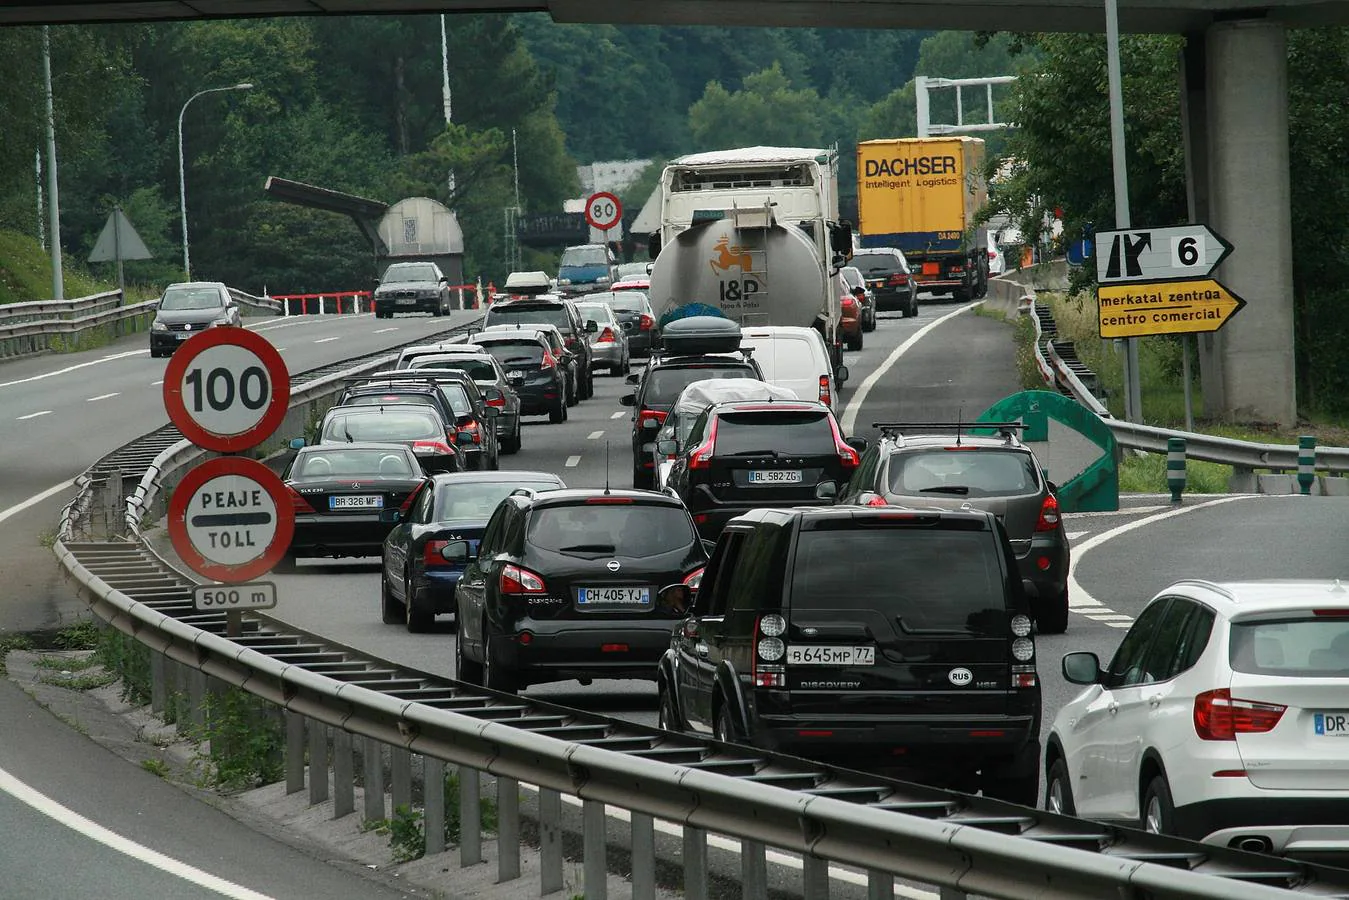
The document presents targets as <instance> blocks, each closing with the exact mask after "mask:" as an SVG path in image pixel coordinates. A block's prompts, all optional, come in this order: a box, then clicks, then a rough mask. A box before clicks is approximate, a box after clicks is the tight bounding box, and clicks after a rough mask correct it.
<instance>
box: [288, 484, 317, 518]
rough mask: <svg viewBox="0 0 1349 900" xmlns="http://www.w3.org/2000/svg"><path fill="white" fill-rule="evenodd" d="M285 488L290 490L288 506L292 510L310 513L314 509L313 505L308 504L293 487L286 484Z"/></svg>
mask: <svg viewBox="0 0 1349 900" xmlns="http://www.w3.org/2000/svg"><path fill="white" fill-rule="evenodd" d="M286 490H287V491H289V492H290V506H291V510H292V511H293V512H295V513H297V514H299V513H312V512H313V511H314V507H312V506H310V505H309V501H308V500H306V499H305V498H304V497H302V496H300V492H299V491H297V490H295V488H293V487H291V486H290V485H286Z"/></svg>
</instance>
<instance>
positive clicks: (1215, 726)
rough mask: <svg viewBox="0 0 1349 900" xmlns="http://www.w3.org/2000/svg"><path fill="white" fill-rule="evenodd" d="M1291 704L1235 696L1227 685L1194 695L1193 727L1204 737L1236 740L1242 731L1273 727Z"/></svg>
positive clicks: (1250, 732)
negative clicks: (1287, 705)
mask: <svg viewBox="0 0 1349 900" xmlns="http://www.w3.org/2000/svg"><path fill="white" fill-rule="evenodd" d="M1287 708H1288V707H1286V706H1283V705H1280V704H1278V703H1259V702H1256V701H1255V700H1242V699H1240V698H1237V697H1233V696H1232V692H1231V691H1229V690H1228V689H1227V688H1219V689H1218V690H1216V691H1204V692H1203V693H1202V694H1199V695H1197V696H1196V697H1195V698H1194V731H1195V734H1197V735H1199V739H1200V740H1204V741H1235V740H1236V739H1237V735H1239V734H1264V733H1265V732H1267V731H1273V730H1274V726H1275V725H1278V724H1279V719H1281V718H1282V717H1283V712H1284V710H1286V709H1287Z"/></svg>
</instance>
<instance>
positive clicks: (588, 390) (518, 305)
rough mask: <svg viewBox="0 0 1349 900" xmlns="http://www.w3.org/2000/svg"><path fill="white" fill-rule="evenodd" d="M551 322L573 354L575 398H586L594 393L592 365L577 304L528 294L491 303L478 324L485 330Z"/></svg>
mask: <svg viewBox="0 0 1349 900" xmlns="http://www.w3.org/2000/svg"><path fill="white" fill-rule="evenodd" d="M532 324H540V325H552V326H554V327H555V328H557V330H558V331H560V332H562V340H563V341H564V342H565V343H566V347H567V350H568V351H569V352H570V353H573V354H575V356H576V358H577V360H578V363H577V367H576V370H577V376H576V399H578V400H588V399H590V398H591V397H593V396H595V375H594V373H593V372H591V371H590V368H591V366H592V365H593V364H594V361H595V360H594V358H593V354H592V353H591V351H590V334H589V332H587V331H586V324H585V320H584V319H583V318H581V312H580V310H578V309H577V308H576V304H575V303H573V302H572V301H570V300H564V299H563V298H561V297H553V298H549V297H531V298H529V299H527V300H507V301H505V302H504V303H493V304H492V305H491V306H490V307H489V308H488V310H487V315H486V317H484V319H483V321H482V325H481V327H482V328H483V329H484V330H485V329H488V328H493V327H495V326H498V325H525V326H528V325H532Z"/></svg>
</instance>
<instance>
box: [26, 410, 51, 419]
mask: <svg viewBox="0 0 1349 900" xmlns="http://www.w3.org/2000/svg"><path fill="white" fill-rule="evenodd" d="M51 414H52V411H51V410H50V409H44V410H42V411H41V412H35V413H29V414H28V415H26V416H19V421H20V422H23V421H25V420H27V419H36V418H37V417H38V416H50V415H51Z"/></svg>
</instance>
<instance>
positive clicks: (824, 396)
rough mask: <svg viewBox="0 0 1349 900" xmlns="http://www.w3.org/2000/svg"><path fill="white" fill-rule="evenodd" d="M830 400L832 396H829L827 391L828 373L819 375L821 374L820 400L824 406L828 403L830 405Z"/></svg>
mask: <svg viewBox="0 0 1349 900" xmlns="http://www.w3.org/2000/svg"><path fill="white" fill-rule="evenodd" d="M832 400H833V398H832V396H831V395H830V393H829V376H828V375H821V376H820V402H821V403H823V404H824V405H825V406H829V405H831V403H832Z"/></svg>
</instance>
